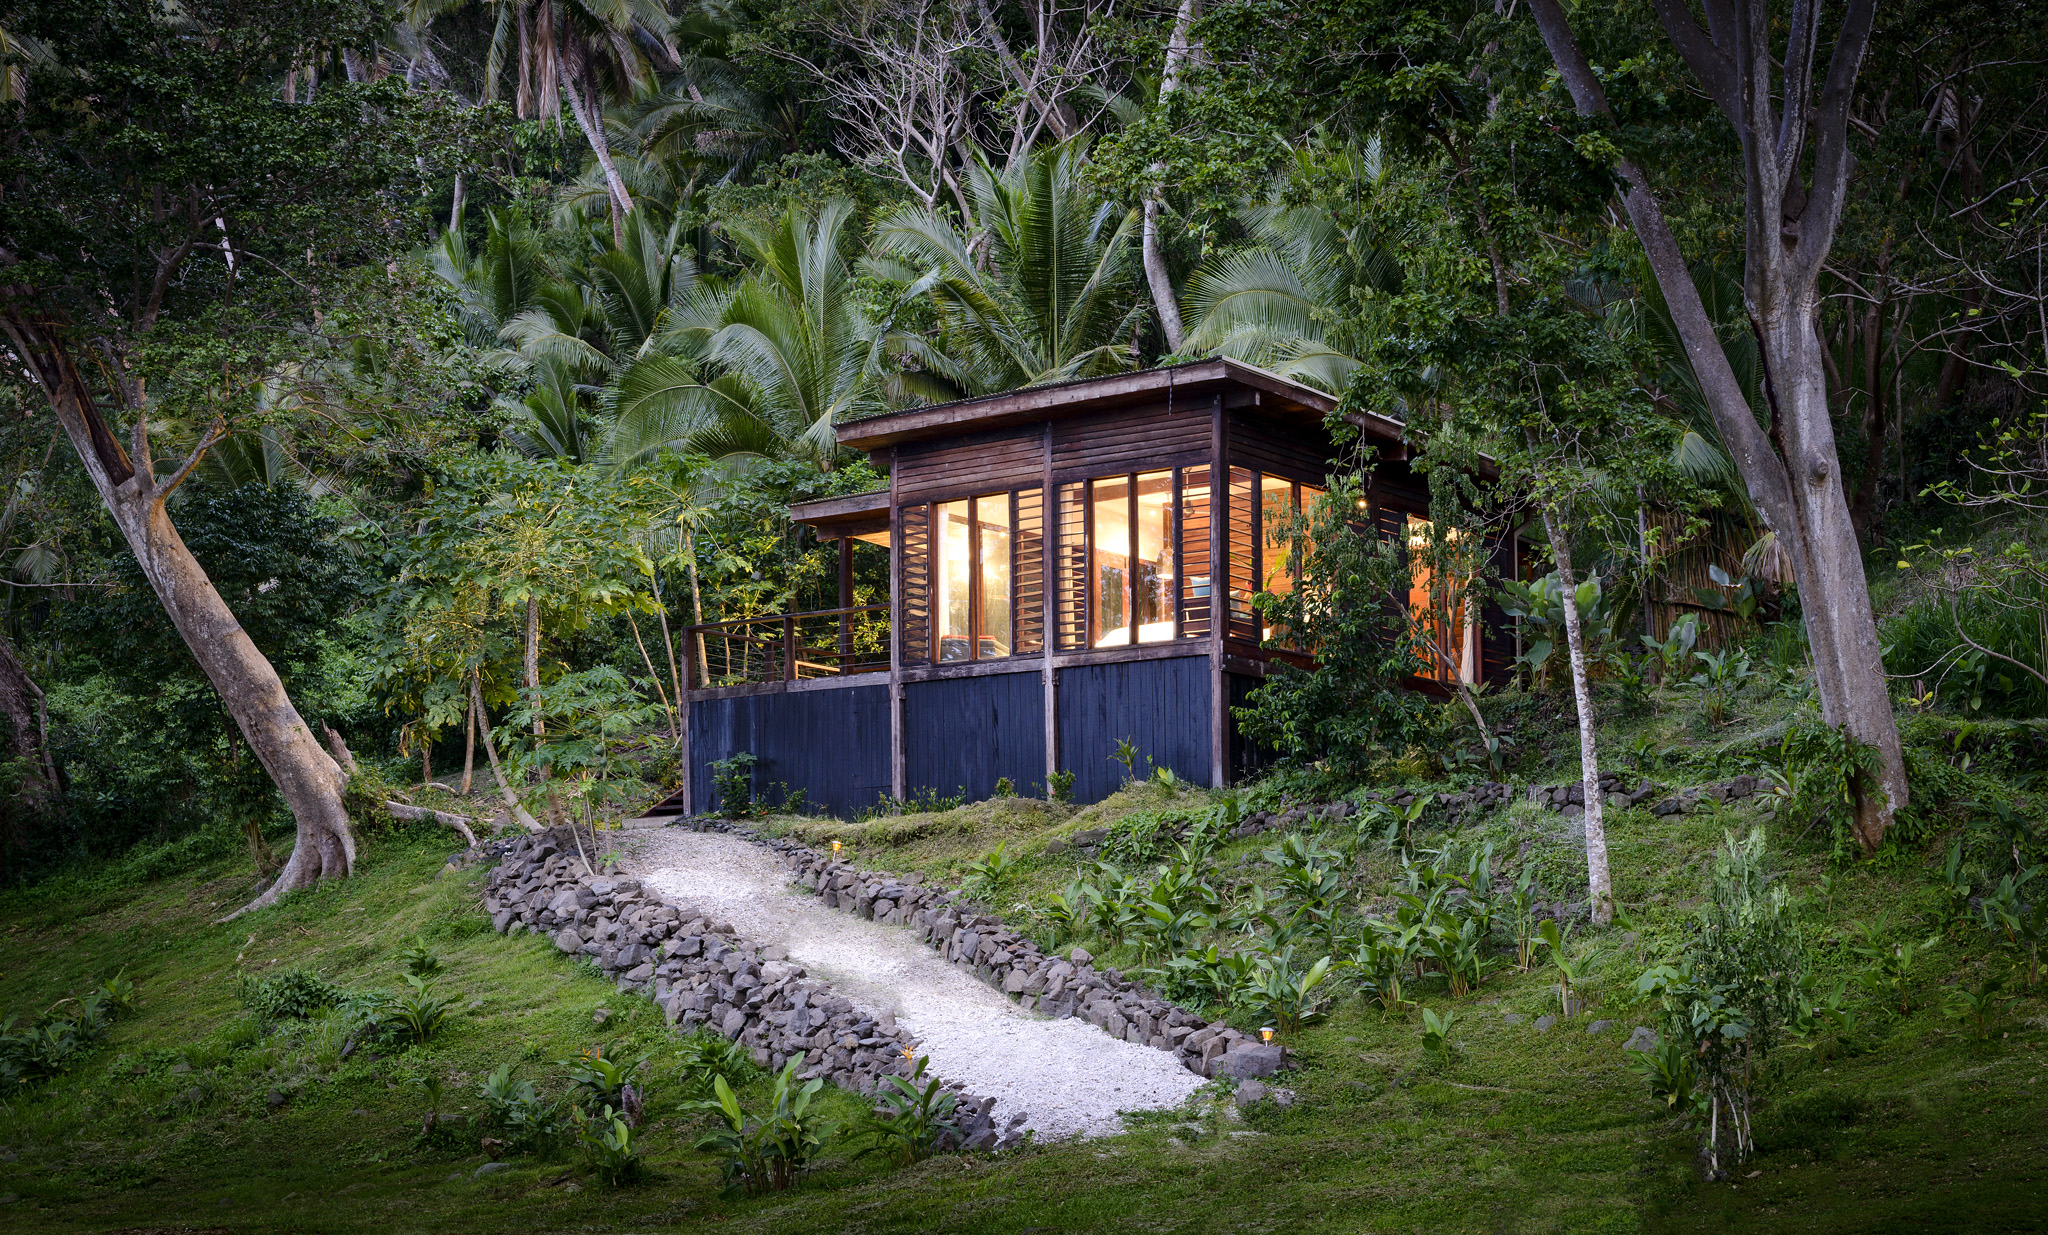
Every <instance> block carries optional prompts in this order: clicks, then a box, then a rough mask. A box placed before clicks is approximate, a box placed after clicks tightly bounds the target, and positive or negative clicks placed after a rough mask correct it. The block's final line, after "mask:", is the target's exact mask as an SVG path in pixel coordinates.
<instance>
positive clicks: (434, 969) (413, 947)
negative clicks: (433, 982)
mask: <svg viewBox="0 0 2048 1235" xmlns="http://www.w3.org/2000/svg"><path fill="white" fill-rule="evenodd" d="M398 963H399V965H400V966H401V967H402V968H404V970H405V971H406V972H407V973H409V974H411V975H412V976H413V977H415V978H431V977H433V976H434V975H435V974H437V973H439V972H441V958H440V957H438V956H436V955H434V952H433V950H432V949H430V948H428V947H427V939H426V936H424V935H414V936H413V939H412V942H411V943H410V944H407V945H406V947H405V949H404V950H403V951H401V952H400V953H399V954H398Z"/></svg>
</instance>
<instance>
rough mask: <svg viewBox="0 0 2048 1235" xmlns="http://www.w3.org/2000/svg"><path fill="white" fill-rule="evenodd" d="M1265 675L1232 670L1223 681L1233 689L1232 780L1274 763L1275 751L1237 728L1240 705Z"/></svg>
mask: <svg viewBox="0 0 2048 1235" xmlns="http://www.w3.org/2000/svg"><path fill="white" fill-rule="evenodd" d="M1264 682H1265V679H1263V678H1255V677H1249V676H1246V675H1245V674H1242V673H1232V674H1229V675H1227V676H1226V677H1225V678H1224V685H1226V686H1227V687H1229V690H1230V708H1231V718H1230V776H1229V778H1228V779H1229V780H1230V782H1231V783H1232V784H1236V783H1237V782H1239V781H1245V780H1250V779H1251V778H1252V777H1254V776H1257V775H1258V774H1260V773H1261V772H1264V771H1265V770H1266V769H1267V768H1270V767H1272V766H1273V762H1274V758H1273V752H1272V751H1269V750H1267V749H1266V748H1265V747H1263V746H1260V745H1259V744H1258V743H1256V742H1253V741H1252V740H1251V739H1250V738H1247V737H1245V736H1244V734H1242V733H1240V732H1239V731H1238V727H1237V709H1238V708H1241V707H1243V706H1245V704H1247V703H1248V702H1250V700H1251V693H1252V692H1253V691H1255V690H1257V689H1258V688H1259V687H1260V686H1261V685H1263V684H1264Z"/></svg>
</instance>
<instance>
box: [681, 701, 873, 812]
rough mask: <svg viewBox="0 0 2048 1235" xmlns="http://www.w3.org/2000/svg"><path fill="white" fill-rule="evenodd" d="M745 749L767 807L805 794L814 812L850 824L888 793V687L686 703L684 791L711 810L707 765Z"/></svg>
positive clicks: (757, 791) (712, 798) (703, 808)
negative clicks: (687, 756)
mask: <svg viewBox="0 0 2048 1235" xmlns="http://www.w3.org/2000/svg"><path fill="white" fill-rule="evenodd" d="M742 752H751V753H752V754H753V756H754V757H755V758H756V759H758V760H759V761H760V762H758V763H756V764H755V765H754V793H755V796H756V798H760V797H762V796H764V795H765V796H766V798H767V800H768V801H770V802H771V803H774V802H780V801H781V800H782V792H785V791H778V790H777V788H776V786H778V785H781V786H786V793H788V794H792V795H793V794H796V793H798V792H801V793H803V795H804V801H805V802H806V803H807V805H808V808H809V809H812V810H824V811H827V812H830V813H831V814H834V815H837V816H839V817H841V818H845V819H850V818H852V817H853V816H854V815H855V814H856V813H857V812H859V811H861V810H864V809H867V808H868V807H871V806H873V805H874V804H875V801H876V799H878V798H879V797H881V796H882V795H884V794H886V793H888V792H889V687H888V686H887V685H886V684H885V683H880V682H877V683H875V684H873V685H866V684H863V685H859V686H844V685H841V684H839V683H837V682H833V683H829V684H825V685H823V686H821V687H820V688H815V689H805V690H764V691H757V692H750V693H741V694H730V695H722V696H712V697H709V698H705V697H700V698H697V699H693V700H691V702H690V772H689V775H690V791H691V801H692V802H693V803H694V804H696V808H697V809H698V810H700V811H705V812H710V811H713V810H715V809H717V807H718V805H719V803H718V794H717V790H716V788H715V787H714V785H713V784H712V780H711V764H712V763H714V762H716V761H718V760H722V759H730V758H731V757H732V756H734V755H737V754H740V753H742Z"/></svg>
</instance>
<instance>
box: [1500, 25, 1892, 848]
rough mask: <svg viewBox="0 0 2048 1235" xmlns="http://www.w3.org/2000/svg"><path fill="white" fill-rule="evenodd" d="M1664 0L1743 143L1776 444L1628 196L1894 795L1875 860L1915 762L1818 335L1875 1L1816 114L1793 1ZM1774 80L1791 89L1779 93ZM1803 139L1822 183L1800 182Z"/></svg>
mask: <svg viewBox="0 0 2048 1235" xmlns="http://www.w3.org/2000/svg"><path fill="white" fill-rule="evenodd" d="M1654 3H1655V6H1656V8H1657V10H1658V13H1659V16H1660V18H1661V20H1662V21H1663V24H1664V27H1665V30H1666V33H1667V34H1669V36H1670V38H1671V42H1672V44H1673V46H1674V47H1675V48H1676V49H1677V50H1678V52H1679V54H1680V55H1681V56H1682V57H1683V58H1684V59H1685V61H1686V63H1687V65H1688V66H1689V67H1690V68H1691V69H1692V72H1693V75H1694V76H1695V77H1697V78H1698V79H1699V81H1700V84H1701V85H1702V86H1703V87H1704V88H1705V89H1706V92H1707V95H1708V97H1709V98H1711V99H1712V100H1713V101H1714V103H1715V105H1716V106H1717V107H1719V109H1720V110H1721V112H1722V114H1723V115H1724V116H1725V117H1726V118H1727V119H1728V121H1729V123H1730V124H1731V125H1732V126H1733V128H1734V130H1735V135H1736V137H1737V138H1738V139H1739V141H1740V143H1741V148H1742V159H1743V175H1744V181H1745V185H1746V188H1747V202H1746V205H1745V214H1746V222H1747V234H1746V241H1745V276H1744V299H1745V301H1746V302H1747V307H1748V309H1749V314H1750V322H1751V326H1752V328H1753V329H1754V331H1755V333H1756V338H1757V346H1758V350H1759V352H1760V354H1761V356H1762V359H1763V367H1764V397H1765V400H1766V402H1767V404H1768V407H1767V408H1766V409H1765V410H1766V411H1767V412H1768V415H1769V425H1770V427H1769V430H1768V431H1766V429H1765V428H1764V427H1763V426H1762V425H1759V424H1758V423H1757V418H1756V411H1755V409H1752V408H1751V407H1750V404H1749V399H1748V396H1747V395H1746V394H1745V393H1744V391H1743V388H1742V385H1741V383H1740V382H1738V381H1737V380H1736V378H1735V372H1734V370H1733V368H1732V367H1731V366H1730V365H1729V363H1728V357H1727V354H1726V353H1725V352H1724V351H1723V350H1722V348H1721V342H1720V338H1719V336H1718V335H1717V334H1716V333H1715V330H1714V323H1713V321H1712V319H1710V318H1709V317H1708V316H1707V312H1706V307H1705V306H1704V305H1703V304H1702V303H1701V302H1700V297H1699V290H1698V289H1697V288H1696V287H1695V286H1694V285H1693V282H1692V275H1691V271H1690V269H1689V268H1688V267H1687V265H1686V262H1685V257H1684V255H1683V254H1682V253H1681V252H1680V251H1679V248H1678V243H1677V241H1676V239H1674V238H1673V236H1672V235H1671V229H1670V227H1669V225H1668V224H1667V223H1666V221H1665V218H1664V211H1663V207H1662V206H1661V205H1659V204H1658V201H1657V198H1656V195H1655V194H1654V193H1653V192H1651V189H1650V182H1649V178H1648V177H1647V176H1646V175H1645V174H1644V173H1643V170H1642V169H1641V168H1640V167H1638V166H1637V165H1636V164H1635V163H1634V161H1633V160H1630V159H1626V158H1624V159H1622V160H1621V161H1620V163H1619V165H1618V170H1619V171H1620V172H1621V175H1622V178H1623V179H1624V180H1625V181H1626V182H1627V184H1628V191H1627V194H1626V196H1625V198H1624V203H1625V204H1626V206H1627V208H1628V215H1629V222H1630V225H1631V226H1632V227H1633V228H1634V229H1635V232H1636V237H1637V239H1638V240H1640V241H1641V243H1642V246H1643V252H1644V254H1645V256H1646V257H1647V258H1648V260H1649V263H1650V268H1651V269H1652V270H1653V271H1654V272H1655V274H1656V276H1657V285H1658V287H1659V288H1661V289H1662V291H1663V293H1664V299H1665V301H1666V303H1667V304H1668V305H1669V306H1670V308H1671V316H1672V320H1673V322H1674V324H1675V325H1676V326H1677V328H1678V334H1679V338H1680V340H1681V342H1682V343H1683V344H1684V346H1685V352H1686V357H1687V359H1688V360H1689V361H1690V362H1691V365H1692V370H1693V373H1694V375H1695V376H1696V377H1697V378H1698V380H1699V383H1700V389H1701V391H1702V393H1703V394H1704V395H1705V396H1706V401H1707V406H1708V408H1709V409H1710V410H1711V411H1712V413H1713V417H1714V426H1715V428H1716V429H1718V430H1719V431H1720V434H1721V440H1722V442H1723V444H1724V445H1726V446H1727V448H1728V451H1729V454H1730V455H1731V456H1733V458H1734V460H1735V464H1736V467H1737V469H1738V470H1739V471H1740V472H1741V474H1742V479H1743V483H1744V485H1745V486H1746V487H1747V488H1748V490H1749V494H1750V499H1751V501H1752V502H1753V503H1754V504H1755V506H1756V509H1757V513H1758V515H1760V516H1761V517H1762V519H1763V521H1764V523H1765V525H1766V526H1768V527H1769V528H1770V529H1771V530H1772V531H1773V532H1775V533H1776V534H1777V538H1778V543H1779V544H1781V545H1783V546H1784V547H1785V549H1786V551H1787V552H1788V553H1790V554H1791V557H1792V562H1793V567H1794V573H1795V575H1796V576H1797V579H1798V583H1799V601H1800V606H1801V608H1802V609H1803V610H1804V612H1805V616H1806V630H1807V637H1808V640H1809V642H1810V643H1811V644H1812V646H1813V664H1814V677H1815V681H1816V682H1817V684H1818V685H1819V688H1820V700H1821V717H1822V719H1823V720H1824V721H1825V722H1826V723H1827V724H1828V725H1830V726H1831V727H1834V728H1837V729H1840V730H1842V731H1843V732H1844V733H1846V734H1848V735H1849V736H1850V737H1852V738H1854V739H1855V740H1856V741H1857V742H1859V743H1862V744H1863V745H1866V746H1870V747H1873V748H1875V749H1876V751H1877V753H1878V756H1879V764H1880V769H1881V770H1880V773H1879V780H1880V784H1881V787H1882V789H1883V790H1884V792H1883V793H1870V794H1863V795H1861V797H1860V799H1859V802H1858V805H1857V809H1856V817H1855V819H1854V823H1853V826H1854V829H1855V832H1856V837H1857V839H1858V841H1860V842H1861V844H1862V845H1863V847H1864V849H1865V850H1866V851H1869V850H1874V849H1875V848H1877V846H1878V845H1879V844H1880V843H1881V842H1882V841H1883V839H1884V833H1885V829H1886V828H1887V827H1889V826H1890V824H1891V821H1892V818H1893V816H1894V814H1895V813H1896V812H1897V811H1898V810H1899V809H1901V808H1903V807H1904V806H1905V805H1906V800H1907V799H1906V765H1905V757H1904V752H1903V751H1902V749H1901V747H1900V743H1899V727H1898V722H1897V720H1896V718H1894V717H1893V715H1892V708H1891V695H1890V692H1889V690H1888V689H1887V688H1886V685H1885V678H1884V662H1883V658H1882V657H1881V656H1880V655H1879V650H1878V641H1877V621H1876V618H1875V616H1874V615H1873V613H1872V611H1871V608H1870V590H1869V587H1868V584H1867V581H1866V580H1865V578H1864V574H1863V557H1862V554H1861V551H1860V548H1859V546H1858V543H1857V537H1856V529H1855V525H1854V522H1853V520H1851V518H1850V515H1849V503H1848V499H1847V497H1846V495H1845V494H1844V492H1843V488H1842V476H1841V465H1840V460H1839V456H1838V455H1837V453H1836V449H1835V434H1834V426H1833V423H1832V422H1831V420H1830V418H1829V409H1828V401H1827V374H1826V370H1825V359H1824V355H1823V352H1822V348H1821V341H1820V337H1819V334H1818V333H1817V331H1816V330H1815V325H1814V323H1815V319H1816V314H1817V306H1818V290H1817V289H1818V285H1819V276H1820V271H1821V268H1822V266H1823V264H1824V263H1825V262H1826V260H1827V254H1828V250H1829V248H1830V247H1831V246H1832V245H1833V243H1834V233H1835V227H1836V224H1837V223H1838V222H1839V220H1840V218H1841V208H1842V200H1843V197H1844V195H1845V192H1846V189H1847V184H1848V176H1849V169H1850V166H1851V164H1852V162H1853V160H1852V158H1851V156H1850V154H1849V151H1848V109H1849V103H1850V99H1851V96H1852V95H1853V93H1854V90H1855V84H1856V75H1857V72H1858V69H1859V67H1860V66H1861V63H1862V58H1863V51H1864V48H1865V47H1866V46H1867V44H1868V42H1869V38H1870V25H1871V19H1872V10H1873V2H1872V0H1851V2H1850V4H1849V5H1848V7H1847V11H1846V12H1845V14H1844V16H1843V19H1842V28H1841V32H1840V34H1839V36H1838V38H1837V39H1836V43H1835V47H1834V51H1833V54H1832V55H1831V56H1830V58H1829V63H1828V66H1827V69H1826V72H1825V74H1824V76H1823V79H1822V84H1821V89H1820V92H1819V97H1818V100H1817V101H1816V100H1815V98H1814V97H1813V81H1814V75H1813V67H1814V59H1815V55H1816V51H1817V48H1818V46H1819V23H1820V10H1821V7H1822V6H1820V5H1818V4H1812V3H1802V4H1799V5H1796V6H1795V7H1794V9H1793V14H1794V20H1793V21H1792V22H1791V23H1790V24H1789V26H1784V25H1780V26H1778V27H1774V26H1773V24H1772V19H1771V16H1770V14H1769V13H1768V11H1767V8H1768V6H1767V5H1766V4H1765V3H1764V0H1710V3H1709V4H1708V11H1709V13H1710V14H1711V15H1712V16H1713V18H1714V20H1713V21H1712V23H1711V33H1710V32H1709V31H1708V30H1703V29H1701V28H1700V27H1699V25H1698V24H1697V23H1696V22H1695V21H1694V20H1693V18H1692V14H1691V11H1690V9H1689V8H1687V6H1686V5H1684V4H1683V3H1681V2H1680V0H1654ZM1531 7H1532V10H1533V11H1534V13H1535V17H1536V24H1537V27H1538V28H1539V30H1540V31H1541V32H1542V35H1543V41H1544V43H1545V44H1546V45H1547V46H1548V47H1549V49H1550V54H1551V59H1552V60H1553V61H1555V62H1556V64H1557V68H1558V73H1559V75H1560V76H1561V77H1562V79H1563V81H1564V85H1565V88H1566V89H1567V90H1569V91H1570V92H1571V96H1572V101H1573V103H1574V104H1575V105H1576V106H1577V107H1578V110H1579V112H1580V113H1581V114H1583V115H1589V116H1591V115H1601V114H1605V113H1607V112H1608V110H1609V109H1608V105H1607V96H1606V93H1605V91H1604V90H1603V89H1602V87H1601V85H1600V82H1599V79H1598V78H1597V77H1595V76H1594V74H1593V71H1592V68H1591V66H1590V65H1588V63H1587V62H1586V58H1585V55H1584V53H1583V52H1581V51H1580V49H1579V46H1578V42H1577V40H1576V39H1575V38H1574V37H1573V35H1572V31H1571V26H1570V23H1569V22H1568V21H1567V20H1566V18H1565V15H1564V10H1563V8H1562V7H1561V6H1560V5H1559V3H1558V0H1532V5H1531ZM1774 28H1779V29H1788V31H1789V33H1788V42H1787V44H1786V46H1785V48H1784V52H1783V54H1782V55H1781V56H1780V55H1777V54H1776V53H1775V52H1774V51H1773V48H1772V46H1771V41H1770V35H1771V31H1772V30H1773V29H1774ZM1781 66H1782V67H1781ZM1776 75H1782V79H1783V80H1782V82H1781V83H1780V82H1779V81H1778V80H1777V76H1776ZM1774 98H1777V99H1779V100H1780V101H1781V102H1782V105H1783V116H1782V117H1780V116H1778V115H1776V114H1775V110H1776V109H1774V107H1773V99H1774ZM1809 138H1810V140H1811V144H1812V147H1813V149H1812V153H1811V172H1810V176H1809V177H1808V179H1807V181H1806V182H1802V179H1801V169H1802V168H1803V167H1805V166H1806V164H1807V159H1806V157H1805V150H1804V147H1805V146H1806V144H1807V143H1808V141H1809Z"/></svg>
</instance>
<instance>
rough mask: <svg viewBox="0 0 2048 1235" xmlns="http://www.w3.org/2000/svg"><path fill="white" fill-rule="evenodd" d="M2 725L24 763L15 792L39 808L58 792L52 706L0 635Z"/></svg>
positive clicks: (4, 637)
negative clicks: (51, 743) (5, 727)
mask: <svg viewBox="0 0 2048 1235" xmlns="http://www.w3.org/2000/svg"><path fill="white" fill-rule="evenodd" d="M0 723H4V724H6V726H7V727H8V730H9V732H8V735H7V740H8V747H9V749H11V750H12V751H13V753H14V757H15V758H17V759H19V760H21V767H22V780H21V784H20V786H19V787H18V788H17V790H16V793H17V794H18V796H19V798H20V800H21V801H22V802H23V803H24V804H25V805H29V806H36V805H40V804H41V803H42V802H43V801H44V800H45V799H47V798H48V797H49V796H50V795H51V794H53V793H56V792H57V765H56V763H55V762H54V761H53V760H52V759H51V758H50V722H49V707H48V703H47V702H46V701H45V700H44V698H43V689H42V687H40V686H37V685H36V683H35V679H34V678H32V677H30V676H29V675H28V670H27V669H26V668H25V667H23V665H22V663H21V659H20V658H19V657H17V656H16V655H15V654H14V647H13V645H11V644H9V643H8V642H7V636H5V635H0Z"/></svg>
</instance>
